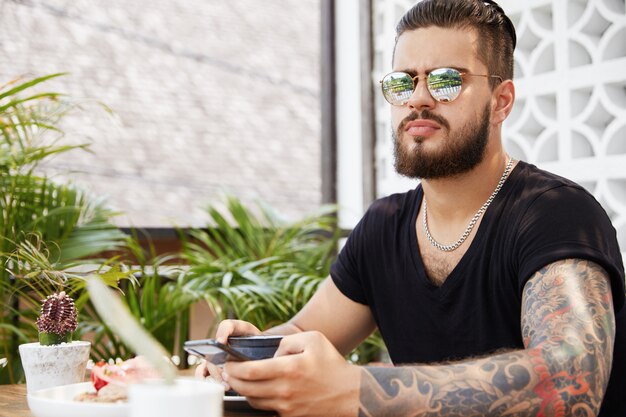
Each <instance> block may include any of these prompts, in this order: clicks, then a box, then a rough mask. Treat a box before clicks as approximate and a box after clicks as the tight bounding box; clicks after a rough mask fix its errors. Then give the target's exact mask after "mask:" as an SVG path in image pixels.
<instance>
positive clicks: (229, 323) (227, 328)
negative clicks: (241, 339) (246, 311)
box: [215, 320, 261, 343]
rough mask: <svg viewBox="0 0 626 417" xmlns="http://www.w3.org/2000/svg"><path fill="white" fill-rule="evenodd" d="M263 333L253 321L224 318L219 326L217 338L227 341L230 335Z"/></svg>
mask: <svg viewBox="0 0 626 417" xmlns="http://www.w3.org/2000/svg"><path fill="white" fill-rule="evenodd" d="M259 334H261V331H260V330H259V329H257V328H256V327H255V326H254V325H253V324H252V323H248V322H247V321H243V320H223V321H222V322H221V323H220V325H219V326H218V328H217V332H216V333H215V339H216V340H217V341H218V342H220V343H227V342H228V336H255V335H259Z"/></svg>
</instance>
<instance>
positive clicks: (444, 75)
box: [427, 68, 463, 102]
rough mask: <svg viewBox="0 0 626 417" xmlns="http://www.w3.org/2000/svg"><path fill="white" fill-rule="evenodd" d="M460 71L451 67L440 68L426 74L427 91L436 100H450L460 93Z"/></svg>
mask: <svg viewBox="0 0 626 417" xmlns="http://www.w3.org/2000/svg"><path fill="white" fill-rule="evenodd" d="M462 83H463V79H462V78H461V73H459V72H458V71H457V70H455V69H452V68H442V69H437V70H434V71H432V72H431V73H430V74H428V81H427V84H428V91H430V94H431V95H432V96H433V97H434V98H435V100H437V101H442V102H447V101H452V100H454V99H455V98H457V97H458V96H459V94H460V93H461V84H462Z"/></svg>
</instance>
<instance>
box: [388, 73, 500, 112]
mask: <svg viewBox="0 0 626 417" xmlns="http://www.w3.org/2000/svg"><path fill="white" fill-rule="evenodd" d="M465 76H472V77H486V78H497V79H499V80H500V81H501V82H502V77H500V76H499V75H481V74H470V73H467V72H461V71H459V70H456V69H454V68H437V69H434V70H432V71H431V72H429V73H428V74H426V86H427V87H428V92H429V93H430V95H431V96H432V97H433V98H434V99H435V100H437V101H439V102H441V103H449V102H451V101H454V100H455V99H456V98H457V97H458V96H459V94H461V87H462V86H463V77H465ZM419 79H420V76H419V75H416V76H414V77H413V76H411V74H407V73H406V72H401V71H395V72H391V73H389V74H387V75H385V76H384V77H383V79H382V80H381V81H380V86H381V88H382V90H383V96H384V97H385V100H387V101H388V102H389V104H391V105H394V106H404V105H405V104H406V103H407V102H408V101H409V99H410V98H411V96H412V95H413V92H414V91H415V88H416V87H417V82H418V81H419Z"/></svg>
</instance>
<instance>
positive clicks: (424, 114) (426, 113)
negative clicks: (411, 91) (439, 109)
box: [398, 109, 450, 133]
mask: <svg viewBox="0 0 626 417" xmlns="http://www.w3.org/2000/svg"><path fill="white" fill-rule="evenodd" d="M419 119H422V120H432V121H433V122H435V123H438V124H439V125H440V126H442V127H443V128H445V129H446V130H448V131H449V130H450V123H448V121H447V120H446V119H444V118H443V117H441V116H439V115H437V114H435V113H433V112H431V111H430V110H428V109H426V110H422V111H421V112H419V113H418V112H415V111H414V112H411V113H410V114H409V115H408V116H407V117H405V118H404V119H403V120H402V121H401V122H400V125H398V133H401V132H403V131H404V127H405V126H406V124H407V123H409V122H412V121H413V120H419Z"/></svg>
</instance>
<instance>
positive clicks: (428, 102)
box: [406, 76, 437, 110]
mask: <svg viewBox="0 0 626 417" xmlns="http://www.w3.org/2000/svg"><path fill="white" fill-rule="evenodd" d="M413 82H414V83H417V85H416V87H415V90H413V94H412V95H411V97H410V98H409V100H408V101H407V102H406V104H407V106H409V108H410V109H412V110H422V109H432V108H433V107H435V104H437V103H436V101H435V99H434V98H433V96H432V95H430V91H428V86H427V85H426V80H420V79H419V78H418V77H417V76H416V77H415V78H414V79H413Z"/></svg>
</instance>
